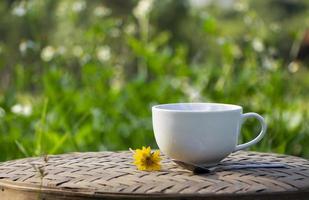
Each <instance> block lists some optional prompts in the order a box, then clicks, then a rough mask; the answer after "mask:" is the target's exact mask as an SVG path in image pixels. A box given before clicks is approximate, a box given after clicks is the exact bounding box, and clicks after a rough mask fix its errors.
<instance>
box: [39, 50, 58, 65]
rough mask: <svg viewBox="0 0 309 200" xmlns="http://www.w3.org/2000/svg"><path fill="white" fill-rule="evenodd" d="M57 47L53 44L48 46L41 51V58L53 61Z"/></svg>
mask: <svg viewBox="0 0 309 200" xmlns="http://www.w3.org/2000/svg"><path fill="white" fill-rule="evenodd" d="M55 53H56V51H55V48H54V47H52V46H46V47H44V48H43V50H42V51H41V58H42V60H43V61H45V62H48V61H51V60H52V59H53V57H54V55H55Z"/></svg>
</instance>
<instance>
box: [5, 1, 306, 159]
mask: <svg viewBox="0 0 309 200" xmlns="http://www.w3.org/2000/svg"><path fill="white" fill-rule="evenodd" d="M76 2H79V1H46V2H44V3H42V2H41V1H39V0H35V1H32V4H31V5H30V3H26V5H27V6H26V7H27V12H26V14H25V15H24V16H21V17H20V16H15V15H13V14H12V9H13V8H14V7H16V6H21V4H19V3H18V1H17V2H16V3H14V4H13V5H12V7H9V6H8V5H7V4H6V3H4V2H1V3H0V19H1V20H0V27H4V26H5V27H6V29H3V28H0V33H2V35H3V37H2V38H1V39H0V49H1V50H0V70H1V73H0V77H1V80H0V81H1V87H0V152H1V153H0V160H2V161H3V160H9V159H15V158H19V157H23V156H32V155H43V154H57V153H63V152H70V151H102V150H121V149H128V148H129V147H131V148H137V147H141V146H143V145H150V146H152V147H156V143H155V140H154V136H153V132H152V125H151V109H150V108H151V106H152V105H155V104H159V103H170V102H193V101H200V102H224V103H232V104H239V105H242V106H243V107H244V112H251V111H252V112H257V113H260V114H261V115H262V116H264V117H265V119H266V121H267V124H268V132H267V134H266V136H265V138H264V139H263V140H262V141H261V142H260V143H259V144H258V145H256V146H254V147H253V148H251V149H253V150H257V151H273V152H278V153H286V154H292V155H297V156H303V157H306V158H309V146H308V144H309V124H308V121H309V103H308V102H309V95H308V94H309V93H308V91H309V82H308V76H309V72H308V68H307V67H306V63H300V65H295V66H294V68H291V65H290V68H289V67H288V66H289V64H290V62H291V61H292V60H293V58H292V57H290V56H289V54H287V53H286V52H288V50H289V48H290V46H291V45H292V44H293V43H297V41H298V40H299V36H298V35H299V34H301V33H302V32H303V29H302V27H299V26H298V24H299V23H298V22H297V23H294V21H295V18H296V17H297V16H295V17H294V18H293V20H291V22H290V23H289V22H288V21H287V20H281V21H280V20H277V21H276V19H273V18H271V17H267V18H266V17H265V16H260V15H259V12H258V10H255V8H254V7H253V6H254V2H253V1H249V8H248V10H245V11H241V12H240V11H235V10H234V11H233V10H228V11H224V10H220V8H217V7H215V6H213V7H208V8H204V9H195V10H192V11H190V12H188V14H187V15H186V16H185V18H184V19H183V18H182V19H181V20H182V21H175V23H173V25H170V27H169V28H168V29H166V28H164V26H163V25H162V26H160V21H159V20H158V19H157V18H156V15H155V14H153V13H156V12H159V11H160V10H159V8H160V6H157V5H154V7H152V12H151V13H150V14H147V13H146V14H145V15H143V16H134V15H133V14H132V12H129V14H128V15H127V16H126V17H123V16H121V15H120V16H119V15H117V14H116V12H112V14H107V15H103V16H100V15H95V14H94V13H96V12H99V11H96V12H95V9H96V7H98V6H102V5H101V3H100V2H99V1H93V2H91V3H90V2H89V1H87V3H86V4H85V5H86V7H85V8H83V9H82V10H81V11H73V10H72V7H74V4H76ZM80 2H83V1H80ZM75 6H76V5H75ZM102 9H103V10H104V9H106V7H102ZM110 9H111V8H110ZM62 10H64V11H62ZM42 13H47V14H44V15H43V14H42ZM159 13H160V12H159ZM205 13H206V15H205ZM299 13H302V14H299V16H298V17H299V18H304V17H303V16H307V13H306V12H299ZM2 16H5V17H2ZM205 16H206V17H205ZM244 18H250V20H251V22H250V24H248V23H247V24H246V23H245V22H244V21H243V19H244ZM177 19H178V20H180V18H179V17H176V18H175V20H177ZM304 19H305V18H304ZM46 23H48V25H49V26H46ZM271 23H275V24H277V25H278V26H279V28H280V31H278V30H273V29H272V28H271V26H270V25H269V24H271ZM181 24H185V25H186V26H183V25H181ZM286 24H289V27H286V26H285V25H286ZM173 26H175V27H173ZM186 27H190V30H186ZM187 29H188V28H187ZM193 30H194V31H193ZM282 38H284V41H283V40H282ZM282 43H285V44H282ZM261 45H262V47H261ZM284 45H288V49H286V47H285V46H284ZM295 67H296V68H295ZM297 67H298V68H297ZM16 105H17V106H16ZM27 109H28V110H27ZM29 109H30V111H29ZM257 125H258V123H257V122H256V121H254V120H252V121H251V120H248V122H246V124H245V125H244V128H243V130H242V133H241V138H240V141H239V142H244V141H249V140H251V139H252V138H253V137H254V136H255V135H256V134H257V133H258V131H259V130H258V128H259V127H258V126H257Z"/></svg>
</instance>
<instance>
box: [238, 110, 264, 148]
mask: <svg viewBox="0 0 309 200" xmlns="http://www.w3.org/2000/svg"><path fill="white" fill-rule="evenodd" d="M251 117H253V118H256V119H257V120H259V122H260V123H261V127H262V128H261V132H260V133H259V135H258V136H257V137H256V138H254V139H253V140H251V141H250V142H247V143H244V144H240V145H237V146H236V148H235V150H234V152H235V151H239V150H242V149H245V148H248V147H250V146H252V145H254V144H256V143H258V142H259V141H260V140H261V139H262V138H263V137H264V135H265V133H266V129H267V125H266V123H265V120H264V118H263V117H262V116H261V115H259V114H257V113H245V114H242V115H241V121H242V123H243V122H244V121H245V120H246V119H248V118H251Z"/></svg>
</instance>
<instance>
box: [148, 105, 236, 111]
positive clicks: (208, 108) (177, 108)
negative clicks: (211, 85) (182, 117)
mask: <svg viewBox="0 0 309 200" xmlns="http://www.w3.org/2000/svg"><path fill="white" fill-rule="evenodd" d="M154 108H156V109H162V110H170V111H202V112H207V111H210V112H211V111H225V110H237V109H241V107H240V106H237V105H232V104H221V103H174V104H162V105H157V106H154Z"/></svg>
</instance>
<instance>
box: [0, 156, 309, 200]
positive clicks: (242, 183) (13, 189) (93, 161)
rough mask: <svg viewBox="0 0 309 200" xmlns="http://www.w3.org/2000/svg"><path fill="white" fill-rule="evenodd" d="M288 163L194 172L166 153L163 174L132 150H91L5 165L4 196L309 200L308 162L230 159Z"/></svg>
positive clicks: (0, 195)
mask: <svg viewBox="0 0 309 200" xmlns="http://www.w3.org/2000/svg"><path fill="white" fill-rule="evenodd" d="M261 162H262V163H284V164H285V165H286V166H287V167H286V168H272V169H270V168H267V169H266V168H256V169H242V170H230V171H220V170H219V171H217V172H212V173H208V174H202V175H194V174H193V173H192V172H190V171H187V170H184V169H182V168H180V167H178V166H177V165H176V164H174V163H173V162H172V161H171V160H170V159H168V158H166V157H163V163H162V164H163V169H162V170H161V171H158V172H144V171H138V170H136V168H135V166H134V165H132V154H131V153H130V152H127V151H126V152H91V153H70V154H63V155H52V156H48V159H46V158H42V157H39V158H25V159H20V160H13V161H8V162H4V163H0V199H1V200H11V199H12V200H32V199H45V200H47V199H72V200H73V199H74V200H75V199H79V200H81V199H146V198H147V199H148V198H152V199H238V200H242V199H250V200H251V199H280V200H284V199H289V200H294V199H309V161H308V160H305V159H302V158H297V157H292V156H285V155H279V154H268V153H257V152H246V151H240V152H237V153H234V154H232V155H230V156H229V157H228V158H226V159H225V160H224V161H223V162H222V165H229V164H231V163H237V164H240V163H241V164H246V163H261Z"/></svg>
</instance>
